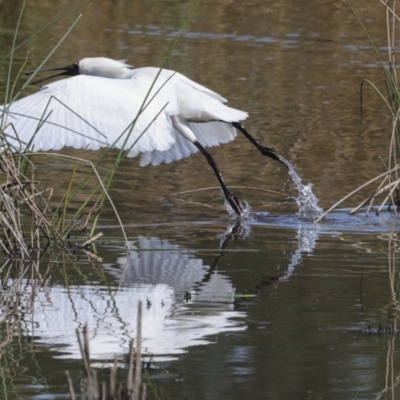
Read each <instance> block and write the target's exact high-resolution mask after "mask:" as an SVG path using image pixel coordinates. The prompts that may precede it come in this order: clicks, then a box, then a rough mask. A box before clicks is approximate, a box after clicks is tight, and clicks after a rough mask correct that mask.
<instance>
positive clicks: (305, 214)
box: [285, 160, 324, 221]
mask: <svg viewBox="0 0 400 400" xmlns="http://www.w3.org/2000/svg"><path fill="white" fill-rule="evenodd" d="M285 162H286V163H287V166H288V168H289V175H290V176H291V177H292V178H293V182H294V184H295V185H296V189H297V190H298V192H299V195H298V196H297V197H296V203H297V204H298V206H299V212H298V215H299V216H300V217H301V218H305V219H307V220H309V221H314V220H315V219H317V218H318V217H320V216H321V215H322V214H323V213H324V210H323V208H322V207H320V206H319V205H318V199H317V197H316V196H315V194H314V193H313V191H312V186H313V185H312V184H311V183H309V184H307V185H303V184H302V183H301V179H300V177H299V175H298V174H297V172H296V171H295V169H294V168H293V166H292V164H290V163H289V162H288V161H287V160H285Z"/></svg>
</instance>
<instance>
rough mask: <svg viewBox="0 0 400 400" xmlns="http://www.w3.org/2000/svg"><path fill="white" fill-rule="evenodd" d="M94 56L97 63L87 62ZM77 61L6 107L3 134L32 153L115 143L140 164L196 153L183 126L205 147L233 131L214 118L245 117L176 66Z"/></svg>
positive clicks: (226, 138) (232, 135)
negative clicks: (72, 72) (75, 69)
mask: <svg viewBox="0 0 400 400" xmlns="http://www.w3.org/2000/svg"><path fill="white" fill-rule="evenodd" d="M93 60H94V61H95V62H96V65H98V68H95V67H93V66H91V68H88V66H87V65H88V64H89V61H93ZM99 61H102V63H100V62H99ZM108 63H109V64H110V65H109V66H108ZM103 64H105V67H102V65H103ZM81 65H82V66H81ZM79 66H80V71H79V73H80V74H79V75H77V76H74V77H72V78H70V79H64V80H60V81H57V82H53V83H50V84H48V85H46V86H45V87H43V88H42V89H41V90H40V91H39V92H37V93H35V94H33V95H30V96H28V97H25V98H23V99H21V100H18V101H16V102H14V103H13V104H11V106H10V107H9V109H8V110H7V108H6V109H5V111H6V112H7V118H6V124H10V125H9V126H7V128H6V129H5V133H6V134H7V135H9V139H10V142H11V144H12V145H13V146H15V147H17V148H19V147H20V146H22V148H25V147H26V146H27V145H28V144H30V145H31V148H32V149H33V150H35V151H39V150H60V149H61V148H62V147H64V146H70V147H73V148H76V149H81V148H87V149H91V150H98V149H99V148H101V147H110V146H113V147H115V148H117V149H121V148H124V149H130V151H129V153H128V157H135V156H137V155H138V154H139V153H142V159H141V165H147V164H152V165H158V164H160V163H162V162H165V163H170V162H172V161H177V160H180V159H182V158H185V157H188V156H189V155H190V154H192V153H195V152H197V151H198V149H197V148H196V147H195V146H194V145H193V144H192V143H190V142H188V141H187V140H185V139H187V136H188V135H189V136H190V132H189V134H186V135H184V134H183V135H184V136H182V132H180V131H181V130H182V127H181V125H182V124H184V125H185V124H188V127H189V129H190V131H192V132H193V135H194V139H197V140H198V141H199V142H200V144H201V145H202V146H204V147H205V146H207V147H208V146H217V145H218V144H220V143H227V142H229V141H231V140H233V139H234V138H235V136H236V130H235V128H234V127H233V126H232V125H231V124H228V123H225V122H219V121H218V120H223V121H226V122H233V121H239V120H242V119H245V118H246V117H247V113H245V112H243V111H239V110H235V109H232V108H229V107H227V106H225V105H224V104H223V103H224V102H226V100H225V99H224V98H223V97H221V96H219V95H218V94H217V93H214V92H212V91H211V90H208V89H207V88H205V87H203V86H201V85H198V84H196V83H195V82H193V81H191V80H190V79H188V78H186V77H184V76H183V75H181V74H179V73H177V72H174V71H169V70H161V71H160V70H159V69H158V68H139V69H134V70H131V69H129V67H128V66H127V65H126V64H125V63H124V62H122V61H114V60H110V59H104V58H100V60H99V59H97V58H94V59H84V60H82V61H81V62H80V63H79ZM107 66H108V68H106V67H107ZM82 71H83V72H82ZM82 73H85V74H94V75H95V76H91V75H82ZM158 74H159V75H158ZM98 75H100V76H98ZM157 75H158V76H157ZM106 76H108V78H106ZM109 78H116V79H109ZM150 89H151V90H150ZM1 109H2V110H3V109H4V108H3V107H2V108H1ZM216 120H217V121H216ZM133 122H134V126H133V130H132V132H130V130H131V129H130V127H131V124H133ZM144 131H145V133H144V134H143V135H142V133H143V132H144ZM179 133H181V134H179ZM141 135H142V136H141ZM140 136H141V138H140V139H139V140H138V138H139V137H140ZM190 139H193V138H190ZM191 141H193V140H191Z"/></svg>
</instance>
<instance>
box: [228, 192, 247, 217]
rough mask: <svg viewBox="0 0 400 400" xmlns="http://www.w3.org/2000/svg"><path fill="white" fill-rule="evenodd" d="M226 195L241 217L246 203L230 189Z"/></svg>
mask: <svg viewBox="0 0 400 400" xmlns="http://www.w3.org/2000/svg"><path fill="white" fill-rule="evenodd" d="M225 197H226V200H227V201H228V203H229V205H230V206H231V207H232V209H233V211H234V212H235V213H236V215H237V216H238V217H240V216H241V215H242V212H243V211H244V209H245V205H244V204H243V203H242V202H241V201H240V200H239V198H238V197H237V196H236V195H235V194H234V193H232V192H229V191H228V192H227V193H225Z"/></svg>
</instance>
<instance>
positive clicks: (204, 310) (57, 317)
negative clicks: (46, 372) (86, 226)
mask: <svg viewBox="0 0 400 400" xmlns="http://www.w3.org/2000/svg"><path fill="white" fill-rule="evenodd" d="M131 248H132V251H131V252H130V254H129V255H128V256H125V257H119V258H118V259H117V262H116V264H115V265H108V266H105V267H104V269H105V271H106V272H107V273H108V274H109V275H112V276H113V277H114V281H115V282H116V284H115V285H110V287H107V286H105V285H101V284H96V285H95V286H92V285H71V286H68V287H65V286H61V285H53V286H52V287H51V288H48V289H47V290H43V291H42V290H37V288H35V287H34V286H33V285H26V290H27V291H30V292H31V294H32V299H33V308H32V310H33V311H32V315H31V316H29V318H28V319H30V322H28V321H25V330H26V332H27V333H28V334H30V335H34V337H35V341H36V342H37V343H40V344H41V345H44V346H46V347H48V348H50V350H55V351H57V352H58V354H59V355H58V357H64V358H80V353H79V349H78V345H77V343H76V338H75V329H76V327H77V326H82V325H83V324H85V323H87V324H88V327H89V332H90V335H91V338H90V345H91V358H92V359H98V360H100V359H102V360H110V359H113V358H114V357H115V356H118V355H122V354H124V353H126V351H127V349H128V343H129V340H130V338H134V337H135V336H136V313H137V304H138V302H139V301H142V302H143V304H144V305H145V307H144V311H143V320H142V326H143V328H142V329H143V331H142V337H143V345H142V346H143V348H144V350H145V353H146V354H147V355H148V356H151V357H152V358H153V359H155V360H156V361H161V360H167V359H171V358H174V357H175V356H176V355H177V354H180V353H183V352H186V351H187V349H188V348H189V347H190V346H194V345H201V344H208V343H210V339H209V338H208V336H210V335H216V334H220V333H222V332H226V331H236V330H243V329H246V325H245V324H244V317H245V313H244V312H238V311H236V310H235V309H234V295H235V288H234V287H233V285H232V283H231V281H230V280H229V278H228V277H227V276H224V275H222V274H220V273H219V272H217V265H218V262H219V259H220V256H219V255H218V256H217V257H216V259H215V261H214V262H213V263H211V265H207V264H205V263H204V262H203V260H202V259H200V258H198V257H195V256H194V255H193V254H192V253H191V252H189V251H188V250H186V249H183V248H181V247H180V246H178V245H176V244H172V243H170V242H169V241H168V240H165V239H160V238H157V237H150V238H149V237H139V238H138V239H137V241H135V243H132V244H131ZM61 350H62V351H61Z"/></svg>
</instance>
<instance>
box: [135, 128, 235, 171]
mask: <svg viewBox="0 0 400 400" xmlns="http://www.w3.org/2000/svg"><path fill="white" fill-rule="evenodd" d="M189 126H190V128H191V129H192V130H193V132H194V133H195V135H196V137H197V140H198V141H199V142H200V144H201V145H202V146H203V147H213V146H218V145H219V144H220V143H228V142H231V141H232V140H234V139H235V137H236V134H237V133H236V129H235V128H234V127H233V126H232V125H231V124H229V123H225V122H220V121H212V122H203V123H196V122H190V123H189ZM198 151H199V150H198V149H197V147H196V146H195V145H194V144H192V143H191V142H190V141H189V140H187V139H185V138H184V137H183V136H182V135H180V134H179V133H178V132H177V133H176V141H175V143H174V144H173V145H172V146H171V148H170V149H168V150H165V151H159V150H153V151H151V152H147V153H143V154H142V156H141V158H140V166H142V167H144V166H146V165H149V164H151V165H159V164H162V163H165V164H169V163H171V162H173V161H179V160H181V159H182V158H186V157H189V156H190V155H191V154H194V153H197V152H198Z"/></svg>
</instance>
